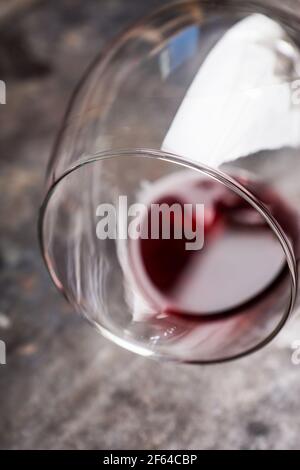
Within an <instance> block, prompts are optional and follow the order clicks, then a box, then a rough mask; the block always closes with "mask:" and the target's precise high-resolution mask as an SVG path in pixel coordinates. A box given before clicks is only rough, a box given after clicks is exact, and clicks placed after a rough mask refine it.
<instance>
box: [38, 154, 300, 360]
mask: <svg viewBox="0 0 300 470" xmlns="http://www.w3.org/2000/svg"><path fill="white" fill-rule="evenodd" d="M122 157H132V158H149V159H152V160H160V161H164V162H168V163H173V164H176V165H179V166H181V167H183V168H189V169H192V170H194V171H198V172H199V173H201V174H204V175H206V176H209V177H211V178H212V179H214V180H215V181H217V182H219V183H220V184H222V185H224V186H225V187H227V188H228V189H230V190H231V191H233V192H234V193H236V194H237V195H238V196H240V197H241V198H242V199H244V200H246V201H247V202H248V203H249V204H250V205H251V206H252V207H253V208H254V209H255V210H257V211H258V212H259V213H260V215H261V216H262V217H263V218H264V219H265V221H266V222H267V224H268V225H269V227H270V228H271V230H272V231H273V233H274V234H275V236H276V238H277V240H278V242H279V243H280V246H281V248H282V250H283V252H284V255H285V258H286V263H287V267H288V271H289V278H290V298H289V301H288V302H287V306H286V310H285V313H284V314H283V315H282V316H281V319H280V321H279V323H278V325H277V326H276V328H274V329H273V331H272V332H271V333H270V334H269V335H268V336H267V337H266V338H265V339H263V340H262V341H260V342H259V343H258V344H257V345H255V346H253V347H251V348H249V349H246V350H245V351H243V352H241V353H238V354H236V355H232V356H229V357H224V358H217V359H211V360H197V359H195V360H189V359H187V360H185V359H184V358H181V357H177V356H176V355H174V356H173V355H168V354H167V353H160V352H159V351H153V350H152V349H150V348H147V347H146V346H142V345H140V344H139V343H138V342H137V341H135V340H133V339H126V337H125V336H122V335H118V334H116V333H114V332H112V331H110V330H109V329H108V328H106V327H105V326H103V325H101V324H100V323H98V322H96V321H95V320H92V319H91V318H89V317H88V316H87V314H86V313H85V312H84V311H83V310H80V309H78V308H77V310H80V313H81V314H83V315H84V316H85V318H87V320H88V321H89V322H90V323H92V324H93V325H94V326H96V327H97V329H98V330H99V331H100V332H101V334H102V335H103V336H104V337H106V338H107V339H110V340H111V341H113V342H114V343H115V344H117V345H119V346H121V347H123V348H125V349H127V350H129V351H131V352H134V353H137V354H139V355H142V356H147V357H154V358H158V359H162V360H167V361H171V362H172V361H173V362H177V363H186V364H199V365H205V364H217V363H223V362H229V361H232V360H235V359H239V358H242V357H244V356H248V355H249V354H251V353H254V352H256V351H258V350H259V349H261V348H263V347H264V346H266V345H267V344H268V343H269V342H270V341H272V340H273V339H274V338H275V336H277V334H278V333H279V332H280V330H281V329H282V328H283V326H284V325H285V324H286V322H287V320H288V319H289V318H290V316H291V314H292V312H293V308H294V306H295V302H296V298H297V290H298V289H297V288H298V271H297V261H296V258H295V254H294V250H293V248H292V246H291V243H290V241H289V239H288V238H287V235H286V234H285V232H284V230H283V229H282V227H281V226H280V224H279V223H278V221H277V220H276V219H275V218H274V216H273V215H272V214H271V213H270V211H269V210H268V208H267V207H266V206H265V205H264V204H263V203H262V202H261V201H260V200H259V199H258V198H257V197H256V196H255V195H254V194H253V193H252V192H251V191H249V190H248V189H247V188H245V187H244V186H243V185H242V184H240V183H239V182H238V181H237V180H236V179H235V178H233V177H232V176H229V175H227V174H226V173H225V172H223V171H221V170H219V169H215V168H212V167H209V166H207V165H204V164H200V163H198V162H195V161H193V160H191V159H189V158H186V157H183V156H179V155H176V154H173V153H169V152H165V151H162V150H155V149H147V148H134V149H116V150H109V151H104V152H99V153H96V154H94V155H92V156H85V157H84V158H81V159H79V160H78V161H77V162H76V163H75V164H74V165H72V166H70V167H69V168H68V169H67V170H66V171H64V172H63V173H62V174H61V175H60V176H59V177H58V178H57V179H56V180H55V181H53V182H52V184H51V185H50V187H49V189H48V191H47V193H46V196H45V198H44V200H43V203H42V205H41V208H40V211H39V217H38V239H39V244H40V249H41V253H42V256H43V259H44V262H45V264H46V267H47V269H48V271H49V274H50V277H51V279H52V281H53V283H54V285H55V286H56V287H57V289H58V290H59V291H60V292H61V293H62V294H63V295H64V297H65V298H66V299H67V300H68V301H69V302H70V303H71V305H72V306H73V307H76V305H75V303H74V302H73V301H72V300H71V299H70V298H69V296H68V293H67V290H66V289H65V287H64V286H63V284H62V283H61V282H60V280H59V278H58V276H57V275H56V273H55V270H54V268H53V266H52V263H51V260H50V257H49V255H48V253H47V250H46V247H45V240H44V221H45V216H46V212H47V208H48V204H49V202H50V200H51V198H52V195H53V194H54V192H55V190H56V188H57V187H58V185H60V184H61V183H63V181H64V180H65V179H66V178H67V177H68V176H69V175H71V174H72V173H73V172H75V171H77V170H79V169H80V168H82V167H84V166H86V165H90V164H93V163H97V162H100V161H104V160H109V159H112V158H116V159H117V158H122Z"/></svg>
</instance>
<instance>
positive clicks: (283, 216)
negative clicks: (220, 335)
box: [129, 171, 297, 320]
mask: <svg viewBox="0 0 300 470" xmlns="http://www.w3.org/2000/svg"><path fill="white" fill-rule="evenodd" d="M237 179H238V181H239V182H240V183H242V184H243V185H244V187H246V188H248V189H250V190H251V191H252V193H253V194H255V195H256V196H257V197H258V198H259V199H260V200H261V201H263V202H264V204H265V205H266V206H267V207H268V209H269V211H270V212H271V214H272V215H273V216H274V217H275V218H276V219H277V221H278V222H279V223H280V225H281V226H282V228H283V229H284V230H285V232H286V233H287V234H288V236H289V238H290V240H291V241H292V242H293V241H295V240H296V237H297V226H296V222H295V217H294V214H293V210H292V209H290V208H289V206H288V205H287V204H286V203H285V202H284V201H283V199H282V198H281V197H280V196H279V195H278V194H277V193H276V192H275V191H274V190H272V188H271V187H269V186H267V185H264V184H262V183H261V182H258V181H254V180H251V179H249V178H247V177H242V178H241V177H239V178H237ZM146 197H147V201H148V203H149V206H148V207H149V210H148V213H147V215H146V216H145V217H144V219H143V220H142V221H141V225H143V224H146V225H147V229H148V230H149V236H148V237H144V238H143V237H140V239H139V240H137V241H135V240H131V241H130V248H129V251H130V260H131V265H132V271H133V275H134V278H135V280H136V285H137V286H138V288H139V290H140V293H141V295H142V296H143V297H144V298H145V300H146V301H147V302H149V303H150V304H151V305H152V306H153V307H154V308H155V309H156V311H158V312H160V313H167V314H170V313H175V314H180V315H192V316H193V319H194V320H195V316H201V317H203V316H207V315H210V316H211V319H212V315H220V314H225V313H228V314H229V313H234V312H235V311H236V310H238V311H240V309H241V308H242V307H243V306H245V305H246V304H251V305H255V302H256V300H258V299H261V297H262V296H263V295H264V293H267V292H269V291H270V289H272V286H273V285H275V284H276V282H277V281H278V280H279V279H280V278H281V277H282V276H283V275H284V273H285V268H286V260H285V257H284V253H283V251H282V248H281V246H280V244H279V242H278V239H277V238H276V237H275V235H274V232H273V231H272V229H271V228H270V226H269V225H268V224H267V222H266V221H265V219H264V218H263V217H262V215H260V214H259V212H258V211H256V210H255V209H254V208H253V207H252V206H250V205H249V203H248V202H246V201H245V200H244V199H242V198H241V197H240V196H238V195H236V194H235V193H234V192H233V191H231V190H229V189H228V188H226V187H225V186H223V185H222V184H221V183H219V182H216V181H214V180H213V179H211V178H208V177H204V176H200V175H197V174H194V175H192V176H191V174H190V173H189V172H185V171H183V172H178V173H177V174H175V176H174V175H172V176H169V177H165V178H162V179H161V180H160V181H158V182H157V183H154V184H153V186H152V188H151V190H150V195H149V194H148V195H147V196H146ZM150 202H151V204H153V203H154V204H166V205H167V206H168V207H169V208H170V214H171V218H170V222H171V231H170V234H171V237H170V239H165V238H164V237H163V236H162V224H163V213H162V214H161V218H160V221H159V223H160V226H159V238H158V239H153V238H151V220H152V218H151V215H152V214H151V210H152V209H151V207H152V205H151V204H150ZM174 204H180V205H181V206H183V205H184V204H192V205H193V207H194V206H195V205H196V204H203V205H204V221H203V223H204V233H205V240H204V246H203V247H202V249H200V250H197V251H189V250H187V249H186V241H187V240H186V239H185V237H184V236H183V237H182V238H181V239H178V238H177V237H176V236H175V233H176V230H177V229H178V225H179V226H180V227H181V226H182V225H184V224H185V223H189V224H192V225H193V226H194V228H195V227H196V226H197V223H196V221H195V220H193V217H194V212H192V213H191V214H190V217H191V218H192V220H189V221H187V220H185V218H184V217H180V218H179V217H178V216H176V214H173V213H172V211H171V209H172V207H174V206H173V205H174ZM146 219H147V220H146ZM152 223H153V220H152ZM198 223H199V221H198ZM177 232H178V230H177ZM182 232H183V231H182Z"/></svg>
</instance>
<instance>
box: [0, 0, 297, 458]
mask: <svg viewBox="0 0 300 470" xmlns="http://www.w3.org/2000/svg"><path fill="white" fill-rule="evenodd" d="M16 3H20V2H16ZM26 3H27V5H26V8H25V9H24V10H23V9H19V8H18V9H17V10H16V11H15V13H13V16H10V17H9V21H8V22H6V21H5V20H2V22H1V23H0V51H1V54H0V78H1V79H3V80H4V79H5V80H6V82H7V84H8V89H7V105H5V106H2V107H1V109H0V119H1V121H0V122H1V123H0V187H1V199H0V232H1V235H0V338H1V339H3V340H5V341H6V343H7V352H8V354H7V364H6V365H5V366H0V448H1V449H57V448H59V449H117V448H118V449H130V448H131V449H144V448H146V449H183V448H185V449H246V448H247V449H299V448H300V413H299V397H300V366H298V367H297V366H295V365H293V364H292V362H291V355H292V349H291V344H292V342H293V341H294V340H297V339H299V340H300V321H299V320H295V321H294V322H292V323H290V324H289V325H288V326H287V327H286V328H285V330H284V331H283V332H282V333H281V335H280V336H279V337H278V338H277V339H276V340H275V341H274V342H273V343H272V344H271V345H270V346H268V347H267V348H265V349H264V350H262V351H261V352H258V353H256V354H255V355H253V356H251V357H248V358H246V359H243V360H241V361H238V362H234V363H230V364H226V365H218V366H213V367H195V366H182V365H181V366H180V365H175V364H161V363H156V362H152V361H149V360H146V359H143V358H140V357H136V356H134V355H132V354H130V353H128V352H126V351H123V350H121V349H119V348H118V347H117V346H114V345H113V344H111V343H109V342H108V341H106V340H105V339H103V338H102V337H101V336H99V334H98V333H97V332H96V331H94V330H93V329H92V328H91V327H90V326H89V325H88V324H87V323H86V322H85V321H84V320H83V319H81V318H80V317H79V316H78V315H77V314H75V313H74V312H73V311H72V309H71V308H70V307H69V306H68V305H67V304H66V302H65V301H64V299H63V298H61V297H60V295H59V294H58V293H57V292H56V290H55V289H54V287H53V286H52V284H51V282H50V280H49V277H48V274H47V272H46V270H45V268H44V266H43V262H42V260H41V257H40V254H39V248H38V244H37V239H36V218H37V211H38V207H39V202H40V200H41V196H42V192H43V175H44V171H45V166H46V161H47V158H48V155H49V149H50V146H51V144H52V141H53V137H54V135H55V133H56V131H57V129H58V127H59V122H60V119H61V116H62V113H63V111H64V108H65V105H66V103H67V100H68V98H69V95H70V92H71V90H72V89H73V87H74V85H75V84H76V82H77V80H78V78H79V77H80V75H81V74H82V71H83V70H84V68H85V66H86V65H87V64H88V63H89V62H90V60H91V59H92V58H93V57H94V55H95V54H96V53H97V52H98V50H99V49H100V48H101V47H102V46H103V44H104V43H105V41H107V40H108V39H109V38H111V37H112V36H114V35H115V34H116V33H117V31H119V30H120V29H122V28H123V27H125V25H127V24H128V23H130V22H131V21H132V20H133V19H134V18H137V17H139V16H140V15H141V14H142V13H144V12H145V11H148V10H150V9H151V8H152V7H153V6H154V5H157V4H161V3H162V2H161V1H154V0H147V1H140V0H126V2H125V1H122V0H102V1H100V0H98V1H97V0H73V1H70V0H69V1H68V0H62V1H40V2H33V3H34V4H32V6H31V7H30V5H29V2H26Z"/></svg>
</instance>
